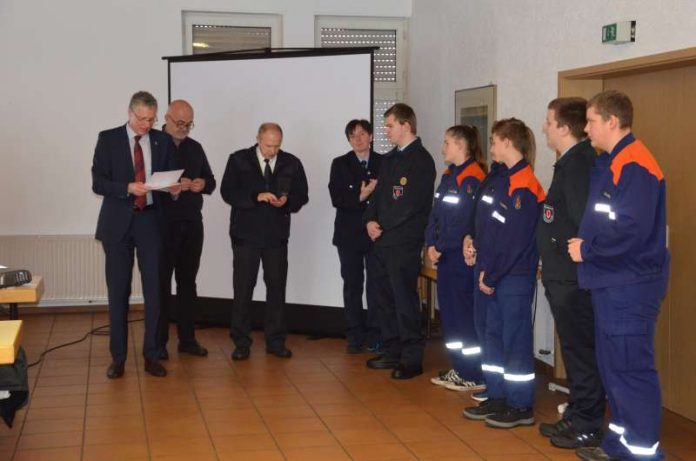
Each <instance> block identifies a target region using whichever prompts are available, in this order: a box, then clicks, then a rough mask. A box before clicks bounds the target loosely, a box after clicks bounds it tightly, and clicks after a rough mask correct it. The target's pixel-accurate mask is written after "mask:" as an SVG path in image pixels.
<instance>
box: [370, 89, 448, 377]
mask: <svg viewBox="0 0 696 461" xmlns="http://www.w3.org/2000/svg"><path fill="white" fill-rule="evenodd" d="M384 117H385V119H384V126H385V131H386V134H387V136H388V137H389V140H390V141H391V142H392V143H393V144H396V147H395V148H394V149H392V150H391V151H390V152H389V153H388V154H386V155H385V156H384V158H383V160H382V165H381V167H380V172H379V180H378V183H377V187H376V188H375V192H374V194H373V195H372V198H371V199H370V204H369V205H368V206H367V210H366V211H365V216H364V221H365V222H366V223H367V233H368V235H369V236H370V238H371V239H372V240H373V241H374V242H375V249H374V258H373V261H374V264H372V265H371V270H370V272H371V274H372V276H373V277H374V282H375V286H376V287H377V295H378V298H377V301H378V305H379V311H380V327H381V330H382V337H383V339H384V354H382V355H379V356H377V357H375V358H372V359H370V360H368V361H367V366H368V367H370V368H387V369H389V368H393V371H392V378H394V379H409V378H413V377H414V376H417V375H420V374H422V373H423V353H424V350H425V340H424V338H423V334H422V332H421V315H420V299H419V297H418V291H417V283H418V274H419V273H420V269H421V250H422V249H423V243H424V241H425V227H426V225H427V224H428V217H429V215H430V208H431V207H432V202H433V190H434V188H435V162H434V161H433V158H432V156H431V155H430V153H429V152H428V151H427V150H426V149H425V147H423V144H422V143H421V140H420V138H418V137H417V136H416V114H415V113H414V112H413V109H411V107H409V106H407V105H406V104H402V103H398V104H395V105H393V106H392V107H391V108H389V110H387V111H386V112H385V113H384Z"/></svg>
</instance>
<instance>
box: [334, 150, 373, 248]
mask: <svg viewBox="0 0 696 461" xmlns="http://www.w3.org/2000/svg"><path fill="white" fill-rule="evenodd" d="M381 162H382V155H380V154H378V153H376V152H372V151H371V152H370V159H369V161H368V164H367V168H363V166H362V165H360V161H359V160H358V157H357V156H356V155H355V153H354V152H353V151H350V152H348V153H347V154H344V155H341V156H340V157H336V158H335V159H334V160H333V162H331V176H330V179H329V193H330V194H331V203H332V204H333V206H334V207H336V219H335V220H334V234H333V244H334V245H336V246H338V247H347V248H354V249H357V250H362V251H367V250H369V248H370V246H371V244H372V241H371V240H370V237H368V235H367V230H366V229H365V223H363V219H362V217H363V213H364V212H365V209H366V208H367V204H368V203H369V201H370V198H368V199H367V200H365V201H363V202H361V201H360V186H361V185H362V183H363V181H369V180H370V179H377V177H378V176H379V168H380V164H381Z"/></svg>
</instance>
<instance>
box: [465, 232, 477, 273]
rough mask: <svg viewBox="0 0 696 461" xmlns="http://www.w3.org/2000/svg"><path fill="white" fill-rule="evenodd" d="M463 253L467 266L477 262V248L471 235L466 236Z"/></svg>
mask: <svg viewBox="0 0 696 461" xmlns="http://www.w3.org/2000/svg"><path fill="white" fill-rule="evenodd" d="M462 253H463V254H464V262H465V263H466V265H467V266H473V265H475V264H476V248H475V247H474V239H472V238H471V236H470V235H467V236H466V237H464V243H463V244H462Z"/></svg>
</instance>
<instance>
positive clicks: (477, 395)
mask: <svg viewBox="0 0 696 461" xmlns="http://www.w3.org/2000/svg"><path fill="white" fill-rule="evenodd" d="M471 398H472V399H474V400H476V401H477V402H485V401H486V400H488V392H487V391H481V392H474V393H473V394H471Z"/></svg>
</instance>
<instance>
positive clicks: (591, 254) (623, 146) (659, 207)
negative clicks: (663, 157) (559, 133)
mask: <svg viewBox="0 0 696 461" xmlns="http://www.w3.org/2000/svg"><path fill="white" fill-rule="evenodd" d="M579 237H580V238H581V239H583V243H582V245H581V247H580V251H581V253H582V259H583V261H584V262H583V263H580V264H579V265H578V282H579V284H580V287H581V288H586V289H591V288H603V287H610V286H619V285H627V284H632V283H642V282H648V281H653V280H658V279H660V278H666V276H667V273H668V270H669V252H668V250H667V247H666V243H667V237H666V217H665V180H664V175H663V174H662V170H661V169H660V167H659V165H658V164H657V162H656V161H655V158H654V157H653V156H652V154H651V153H650V151H649V150H648V149H647V148H646V147H645V145H644V144H643V143H642V142H640V141H637V140H636V139H635V138H634V137H633V135H632V134H630V133H629V134H628V135H626V136H625V137H624V138H623V139H622V140H621V141H619V143H618V144H617V145H616V147H614V149H613V150H612V152H611V153H606V152H604V153H603V154H601V155H600V156H599V158H598V159H597V161H596V163H595V167H594V169H593V170H592V176H591V177H590V193H589V196H588V200H587V207H586V209H585V214H584V215H583V218H582V222H581V224H580V231H579Z"/></svg>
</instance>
